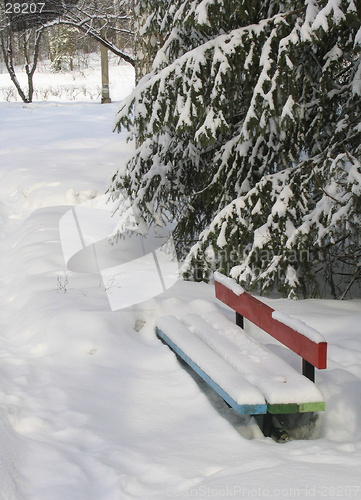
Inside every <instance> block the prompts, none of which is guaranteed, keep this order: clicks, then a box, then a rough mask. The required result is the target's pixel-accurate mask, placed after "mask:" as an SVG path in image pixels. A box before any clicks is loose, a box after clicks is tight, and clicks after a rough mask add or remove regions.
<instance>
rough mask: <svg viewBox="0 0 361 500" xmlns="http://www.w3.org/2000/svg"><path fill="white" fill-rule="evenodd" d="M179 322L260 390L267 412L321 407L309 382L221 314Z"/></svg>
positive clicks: (318, 395) (320, 399) (215, 313)
mask: <svg viewBox="0 0 361 500" xmlns="http://www.w3.org/2000/svg"><path fill="white" fill-rule="evenodd" d="M181 321H182V322H183V323H184V324H185V325H186V326H187V327H188V328H189V330H190V331H191V332H193V333H194V334H195V335H197V337H198V338H199V339H201V340H203V342H205V343H206V344H207V345H208V346H209V347H210V348H211V349H212V350H213V351H214V352H215V353H216V354H218V355H219V356H220V357H221V358H222V359H223V360H225V361H226V362H227V363H228V364H229V365H230V366H232V368H234V369H235V370H236V371H238V372H239V373H240V374H242V375H243V376H244V378H245V379H246V380H248V382H250V383H251V384H252V385H254V386H255V387H257V389H259V390H260V391H261V393H262V394H263V396H264V398H265V400H266V401H267V403H268V405H269V407H268V411H270V410H272V409H273V410H276V409H277V408H278V409H279V407H280V405H282V406H285V408H284V411H287V409H288V411H289V412H290V413H291V412H293V411H297V410H298V411H310V410H309V408H310V407H311V408H315V409H322V408H323V406H324V398H323V396H322V394H321V392H320V391H319V389H318V388H317V387H316V385H315V384H314V383H313V382H311V381H310V380H309V379H307V378H306V377H304V376H303V375H301V374H300V373H298V372H297V371H296V370H294V369H293V368H292V367H291V366H290V365H289V364H288V363H286V362H285V361H284V360H283V359H281V358H279V357H278V356H277V355H276V354H274V353H273V352H271V351H270V350H269V349H268V348H267V347H265V346H264V345H262V344H260V343H259V342H258V341H257V340H255V339H254V338H253V337H251V336H250V335H249V334H247V333H246V332H245V331H244V330H243V329H242V328H240V327H239V326H237V325H235V324H234V323H232V322H231V321H230V320H229V319H227V318H226V317H225V316H224V315H223V314H221V313H219V312H217V311H214V312H209V313H207V315H205V316H204V317H201V316H199V315H197V314H189V315H186V316H183V317H182V318H181ZM296 407H297V409H296ZM277 411H278V410H277ZM314 411H316V410H314Z"/></svg>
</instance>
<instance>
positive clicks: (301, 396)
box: [156, 273, 327, 415]
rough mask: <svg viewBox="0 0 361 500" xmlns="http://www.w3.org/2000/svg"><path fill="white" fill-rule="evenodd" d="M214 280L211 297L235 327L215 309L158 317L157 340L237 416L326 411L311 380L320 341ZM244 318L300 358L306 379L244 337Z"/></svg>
mask: <svg viewBox="0 0 361 500" xmlns="http://www.w3.org/2000/svg"><path fill="white" fill-rule="evenodd" d="M215 282H216V283H215V290H216V297H217V298H219V299H220V300H221V301H222V302H224V303H225V304H227V305H228V306H230V307H231V308H233V309H234V310H235V311H236V314H237V324H235V323H233V322H232V321H230V320H229V319H228V318H226V317H225V316H224V315H223V314H221V313H220V312H218V311H212V312H209V313H207V314H206V315H203V316H199V315H197V314H188V315H184V316H181V317H179V318H176V317H175V316H163V317H160V318H158V319H157V322H156V333H157V336H158V337H159V338H160V339H161V340H162V341H163V342H164V343H166V344H167V345H168V346H169V347H170V348H171V349H172V350H173V351H174V352H175V353H176V354H177V356H179V357H180V358H182V359H183V360H184V361H185V362H186V363H187V364H188V365H189V366H190V367H191V368H192V369H193V370H194V371H195V372H196V373H197V374H198V375H199V376H200V377H201V378H203V380H205V381H206V382H207V383H208V384H209V385H210V386H211V387H212V388H213V389H214V390H215V391H216V392H217V393H218V394H219V395H220V396H221V397H222V398H223V399H224V400H225V401H226V403H227V404H228V405H229V406H231V407H232V408H233V409H234V410H235V411H236V412H238V413H239V414H241V415H244V414H249V415H264V414H270V415H281V414H292V413H297V412H299V413H305V412H317V411H323V410H325V401H324V398H323V396H322V394H321V392H320V391H319V389H318V388H317V387H316V385H315V384H314V383H313V380H312V379H314V367H317V368H319V369H322V368H326V351H327V344H326V342H325V341H324V339H323V337H322V336H321V335H320V334H319V333H318V332H317V331H315V330H313V329H312V328H309V327H307V325H305V324H304V323H302V322H298V321H297V320H294V319H293V318H290V317H289V316H286V315H283V314H282V313H279V312H277V311H274V310H273V309H272V308H270V307H268V306H267V305H265V304H264V303H263V302H261V301H259V300H258V299H256V298H255V297H252V296H251V295H250V294H248V293H246V292H244V291H243V289H242V288H241V287H240V286H239V285H238V284H237V283H236V282H235V281H234V280H231V279H230V278H226V277H225V276H223V275H221V274H219V273H215ZM243 317H245V318H247V319H248V320H250V321H252V322H253V323H254V324H256V325H257V326H259V327H260V328H262V329H263V330H265V331H266V332H267V333H269V334H271V335H272V336H273V337H274V338H276V339H277V340H279V341H280V342H282V343H283V344H284V345H286V346H287V347H289V348H290V349H292V350H293V351H294V352H296V353H297V354H299V355H300V356H301V357H302V358H303V360H304V361H303V367H304V374H305V375H306V376H304V375H303V374H301V373H299V372H297V371H296V370H295V369H294V368H292V367H291V366H290V365H289V364H288V363H286V361H284V360H283V359H281V358H279V357H278V356H277V355H276V354H274V353H273V352H271V351H270V350H269V349H268V348H267V347H265V346H264V345H262V344H260V343H259V342H258V341H257V340H256V339H254V338H253V337H251V336H250V335H249V334H248V333H246V332H245V331H244V329H243ZM286 323H288V325H287V324H286ZM289 325H291V326H289ZM292 326H295V327H296V328H297V329H295V328H292ZM299 330H301V331H299ZM310 379H311V380H310Z"/></svg>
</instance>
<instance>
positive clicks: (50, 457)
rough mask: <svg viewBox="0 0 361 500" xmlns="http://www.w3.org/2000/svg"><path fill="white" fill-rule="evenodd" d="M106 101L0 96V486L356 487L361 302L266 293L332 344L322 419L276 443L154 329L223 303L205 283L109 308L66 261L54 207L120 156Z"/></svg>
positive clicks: (88, 490) (307, 490) (205, 491)
mask: <svg viewBox="0 0 361 500" xmlns="http://www.w3.org/2000/svg"><path fill="white" fill-rule="evenodd" d="M119 95H121V92H120V91H119ZM116 109H117V104H115V103H114V104H110V105H103V106H101V105H99V104H96V103H90V102H88V103H85V102H80V101H79V102H76V103H64V102H62V103H55V102H47V103H39V102H37V103H34V104H32V105H23V104H21V103H6V102H3V103H1V104H0V114H1V121H0V176H1V182H0V220H1V232H0V246H1V262H0V300H1V308H0V326H1V328H0V335H1V343H0V358H1V362H0V426H1V429H0V499H1V500H13V499H20V500H65V499H66V500H78V499H80V500H131V499H139V500H151V499H156V500H165V499H167V498H260V499H262V498H290V499H291V498H308V497H315V498H333V497H338V498H361V475H360V470H361V301H360V300H353V301H349V302H333V301H321V300H307V301H299V302H289V301H285V300H271V299H269V300H267V302H268V303H270V304H272V306H273V307H274V308H276V309H279V310H281V311H283V312H287V313H288V314H291V315H293V316H295V317H297V318H302V319H303V320H304V321H305V322H307V323H308V324H309V325H311V326H313V327H314V328H316V329H318V330H319V331H320V332H321V333H322V334H323V335H324V336H325V338H326V339H327V341H328V343H329V366H328V369H327V370H326V371H322V372H318V373H317V375H316V377H317V384H318V387H319V388H320V389H321V391H322V392H323V394H324V396H325V398H326V404H327V411H326V412H325V413H324V414H322V415H321V417H320V419H319V421H318V427H317V432H315V434H314V436H313V439H310V440H293V441H290V442H288V443H285V444H277V443H275V442H274V441H273V440H272V439H270V438H267V439H266V438H264V437H263V436H262V435H261V434H260V432H259V430H258V428H257V426H256V425H255V423H254V421H253V419H249V418H241V417H235V416H234V415H233V414H232V413H231V412H230V411H229V410H228V409H227V408H226V407H225V405H224V404H222V402H221V401H220V400H219V399H218V398H217V397H214V395H212V394H211V393H210V392H209V391H208V390H207V389H206V387H204V384H202V383H200V382H199V380H197V379H195V378H192V376H191V375H190V374H189V373H188V372H187V371H186V370H185V369H184V368H183V367H182V366H181V365H180V364H179V363H178V361H177V360H176V358H175V356H174V355H173V354H172V353H171V352H170V351H169V349H168V348H167V347H166V346H164V345H163V344H162V343H161V342H160V341H159V340H157V339H156V337H155V333H154V322H155V319H156V318H157V317H158V316H159V315H162V314H178V313H180V312H182V311H195V312H198V313H199V312H200V311H204V312H206V311H209V310H212V309H215V308H221V307H222V306H221V305H220V304H216V301H215V299H214V290H213V287H212V286H211V285H206V284H194V283H185V282H178V283H177V284H176V285H175V286H174V287H173V288H171V289H169V290H168V291H167V292H166V293H165V294H164V295H162V296H158V297H157V298H154V299H151V300H149V301H148V302H146V303H143V304H141V305H138V306H133V307H131V308H128V309H122V310H118V311H115V312H112V311H111V310H110V307H109V303H108V300H107V296H106V293H105V291H104V289H103V288H102V286H101V283H100V279H99V277H98V276H96V275H81V274H76V273H73V272H70V271H67V270H66V269H65V264H64V259H63V255H62V250H61V245H60V239H59V230H58V224H59V219H60V218H61V216H62V215H63V214H64V213H65V212H66V211H67V210H69V208H70V206H72V205H75V204H78V203H81V202H83V201H84V200H86V199H88V198H91V197H93V196H95V195H96V194H100V193H103V192H104V191H105V189H106V186H107V183H108V181H109V179H110V177H111V175H112V174H113V173H114V171H115V169H116V168H117V165H118V164H119V163H120V162H121V161H122V158H124V157H125V156H126V155H127V154H129V148H130V146H129V145H126V144H125V141H124V136H118V135H115V134H113V133H112V131H111V128H112V122H113V118H114V115H115V112H116ZM223 310H224V309H223ZM226 314H229V317H232V315H231V314H230V313H228V312H227V311H226ZM247 328H248V329H249V330H250V331H252V330H254V329H252V328H250V325H247ZM254 333H255V335H256V336H257V338H259V339H262V340H264V341H265V342H267V343H270V342H271V341H270V339H269V338H267V337H266V336H265V335H264V334H262V333H261V332H254ZM271 348H272V350H273V351H274V352H276V353H277V354H279V355H281V356H283V357H284V358H285V359H286V360H288V361H289V362H290V363H291V364H292V365H294V366H295V367H297V369H299V368H300V361H299V359H297V356H294V355H293V354H292V353H289V351H287V350H286V349H284V348H282V347H281V346H279V345H277V343H276V342H274V343H272V345H271Z"/></svg>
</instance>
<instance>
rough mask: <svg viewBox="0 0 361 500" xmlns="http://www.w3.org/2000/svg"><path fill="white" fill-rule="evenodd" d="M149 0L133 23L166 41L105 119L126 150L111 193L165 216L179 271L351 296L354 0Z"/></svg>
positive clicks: (355, 231) (355, 263)
mask: <svg viewBox="0 0 361 500" xmlns="http://www.w3.org/2000/svg"><path fill="white" fill-rule="evenodd" d="M142 3H143V2H141V4H142ZM152 4H153V6H154V9H153V11H152V12H153V14H152V15H151V17H149V18H147V23H146V25H145V27H144V29H143V32H144V33H145V34H148V36H151V33H152V31H153V34H154V36H155V37H156V38H157V40H158V42H157V43H159V40H160V37H159V36H158V37H157V33H158V35H159V33H161V34H162V38H163V39H164V41H163V40H162V41H161V44H160V45H161V46H160V48H159V50H158V52H157V54H156V55H155V58H154V61H153V65H152V69H151V71H150V72H149V73H148V74H147V75H146V76H145V77H143V78H142V79H141V80H140V82H139V84H138V86H137V88H136V89H135V91H134V92H133V94H132V95H131V96H130V97H129V98H128V99H127V100H126V101H125V102H124V104H123V105H122V107H121V109H120V110H119V112H118V114H117V119H116V124H117V128H118V129H120V128H121V127H122V126H124V127H126V128H127V129H128V130H129V132H130V134H129V135H130V137H131V138H133V139H135V140H136V143H137V147H136V150H135V153H134V154H133V156H132V157H131V158H130V159H129V160H128V162H127V164H126V166H125V168H122V169H120V170H119V172H118V174H117V175H116V176H115V177H114V179H113V182H112V185H111V188H110V192H111V196H112V197H113V198H117V197H119V193H121V192H122V193H124V191H125V192H126V193H127V195H128V196H130V197H131V198H132V200H133V209H134V212H135V213H136V214H137V215H138V217H139V220H140V221H142V222H146V223H150V222H151V221H155V222H156V223H161V221H162V218H164V217H168V218H172V219H175V220H176V221H177V227H176V229H175V232H174V235H173V236H174V237H175V239H176V241H177V246H178V251H179V253H180V254H183V255H187V258H186V262H185V265H184V272H185V276H187V277H193V278H195V279H209V278H210V277H211V275H212V271H213V270H214V269H220V270H222V271H223V272H225V273H226V274H229V275H231V276H232V277H234V278H235V279H237V280H238V281H239V282H240V283H241V284H243V285H245V286H247V287H249V288H250V289H251V290H252V289H253V290H258V291H261V292H266V291H269V290H271V289H274V288H275V289H277V290H278V291H280V292H282V293H283V295H285V296H289V297H296V296H320V295H324V294H326V293H331V294H332V295H333V296H334V297H341V298H343V297H345V296H347V294H349V293H351V292H352V291H354V293H355V291H357V290H359V285H360V282H361V252H360V223H361V167H360V153H361V146H360V144H361V141H360V139H361V125H360V116H361V113H360V112H361V100H360V95H361V84H360V77H361V57H360V45H361V29H360V19H361V11H360V5H359V4H357V5H356V4H355V3H354V2H353V0H319V1H317V2H316V1H315V0H303V1H286V2H279V1H271V0H268V1H239V0H237V1H234V0H230V1H227V2H222V1H221V0H213V1H209V0H203V1H200V0H198V1H197V0H195V1H193V2H190V1H183V2H182V1H180V2H178V3H175V2H168V3H167V9H166V11H165V10H164V9H162V7H161V6H162V3H159V2H151V0H148V2H147V8H148V10H149V11H150V10H151V9H150V6H151V5H152ZM163 5H164V4H163ZM147 30H148V31H147ZM165 35H166V36H165ZM119 208H120V211H121V210H122V208H121V203H120V205H119ZM192 245H193V247H192V248H190V247H191V246H192ZM356 293H357V292H356Z"/></svg>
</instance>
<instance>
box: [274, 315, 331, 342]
mask: <svg viewBox="0 0 361 500" xmlns="http://www.w3.org/2000/svg"><path fill="white" fill-rule="evenodd" d="M272 318H273V319H276V320H277V321H279V322H280V323H283V324H284V325H287V326H289V327H290V328H293V329H294V330H296V332H298V333H301V334H302V335H303V336H304V337H307V338H308V339H310V340H312V341H313V342H315V343H316V344H320V343H321V342H325V338H324V337H323V336H322V335H321V334H320V333H319V332H318V331H317V330H315V329H314V328H312V327H310V326H308V325H306V323H304V322H303V321H301V320H300V319H297V318H292V317H291V316H288V314H284V313H283V312H281V311H273V313H272Z"/></svg>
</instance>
